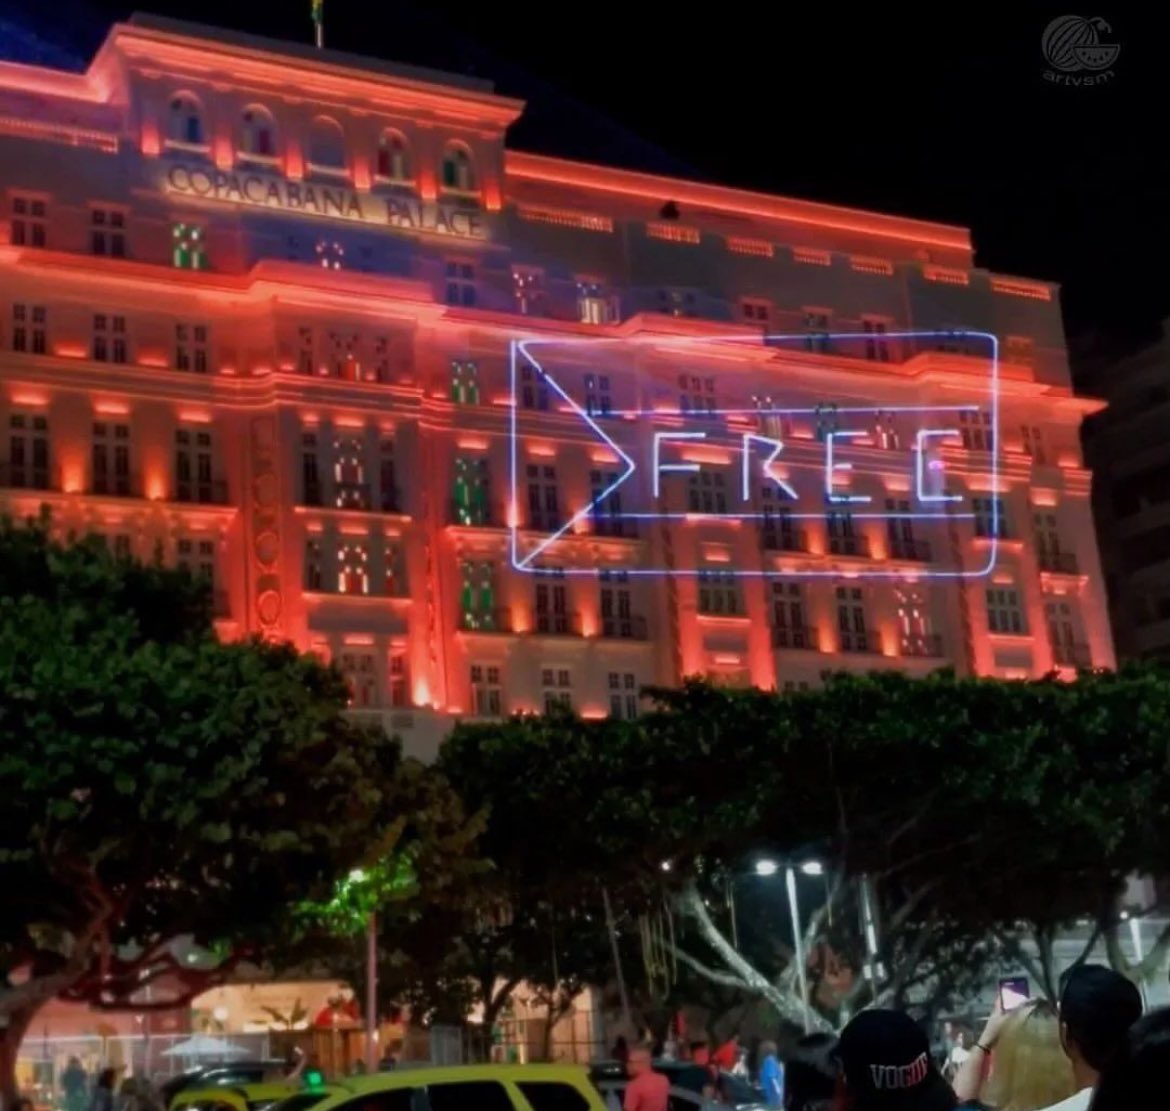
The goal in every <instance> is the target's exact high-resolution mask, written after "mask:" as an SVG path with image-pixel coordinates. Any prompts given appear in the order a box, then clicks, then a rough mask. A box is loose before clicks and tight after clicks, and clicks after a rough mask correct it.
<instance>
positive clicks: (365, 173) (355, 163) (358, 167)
mask: <svg viewBox="0 0 1170 1111" xmlns="http://www.w3.org/2000/svg"><path fill="white" fill-rule="evenodd" d="M351 165H352V168H353V187H354V188H355V189H357V190H358V191H359V192H362V193H365V192H368V191H369V188H370V186H371V185H372V184H373V183H374V179H373V175H372V174H371V173H370V159H369V157H368V156H367V155H365V154H363V153H357V154H355V155H354V156H353V160H352V163H351Z"/></svg>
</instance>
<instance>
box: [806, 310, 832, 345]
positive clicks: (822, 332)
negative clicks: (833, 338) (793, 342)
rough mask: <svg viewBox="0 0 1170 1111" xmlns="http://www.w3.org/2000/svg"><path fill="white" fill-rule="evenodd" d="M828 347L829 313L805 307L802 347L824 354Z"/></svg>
mask: <svg viewBox="0 0 1170 1111" xmlns="http://www.w3.org/2000/svg"><path fill="white" fill-rule="evenodd" d="M829 347H830V339H829V314H828V313H827V312H825V311H824V310H823V309H805V310H804V349H805V350H806V351H812V352H815V353H816V354H818V355H824V354H827V353H828V351H829Z"/></svg>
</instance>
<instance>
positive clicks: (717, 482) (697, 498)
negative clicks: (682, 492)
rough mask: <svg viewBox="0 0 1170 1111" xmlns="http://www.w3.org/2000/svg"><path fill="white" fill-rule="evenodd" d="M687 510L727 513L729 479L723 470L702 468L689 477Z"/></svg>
mask: <svg viewBox="0 0 1170 1111" xmlns="http://www.w3.org/2000/svg"><path fill="white" fill-rule="evenodd" d="M687 510H688V511H689V512H691V513H726V512H727V481H726V478H725V477H724V475H723V472H722V471H712V470H701V471H699V472H698V474H692V475H691V476H690V477H689V478H688V479H687Z"/></svg>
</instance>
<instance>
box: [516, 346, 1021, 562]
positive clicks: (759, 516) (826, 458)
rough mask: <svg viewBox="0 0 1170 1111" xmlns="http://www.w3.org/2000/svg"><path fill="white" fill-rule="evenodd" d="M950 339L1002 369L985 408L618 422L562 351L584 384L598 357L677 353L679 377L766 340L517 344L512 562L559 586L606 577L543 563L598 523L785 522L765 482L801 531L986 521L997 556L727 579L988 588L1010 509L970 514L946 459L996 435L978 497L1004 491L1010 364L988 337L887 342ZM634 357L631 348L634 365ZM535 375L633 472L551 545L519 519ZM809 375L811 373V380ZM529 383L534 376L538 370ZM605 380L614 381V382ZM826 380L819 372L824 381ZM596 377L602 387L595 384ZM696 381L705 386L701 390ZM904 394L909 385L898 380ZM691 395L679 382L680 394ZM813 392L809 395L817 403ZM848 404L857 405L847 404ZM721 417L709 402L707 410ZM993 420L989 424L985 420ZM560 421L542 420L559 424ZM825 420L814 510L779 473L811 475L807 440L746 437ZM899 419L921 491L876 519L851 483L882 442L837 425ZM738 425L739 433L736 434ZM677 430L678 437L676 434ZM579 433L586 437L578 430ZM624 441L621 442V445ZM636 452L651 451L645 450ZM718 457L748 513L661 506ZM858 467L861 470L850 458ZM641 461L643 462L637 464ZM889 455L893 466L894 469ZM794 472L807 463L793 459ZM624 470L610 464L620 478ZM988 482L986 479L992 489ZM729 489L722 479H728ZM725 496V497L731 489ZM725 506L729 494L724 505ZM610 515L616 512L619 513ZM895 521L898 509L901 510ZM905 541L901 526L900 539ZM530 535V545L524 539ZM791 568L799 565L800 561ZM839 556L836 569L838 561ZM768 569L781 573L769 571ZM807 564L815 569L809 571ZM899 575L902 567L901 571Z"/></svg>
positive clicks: (732, 413)
mask: <svg viewBox="0 0 1170 1111" xmlns="http://www.w3.org/2000/svg"><path fill="white" fill-rule="evenodd" d="M828 338H829V339H830V340H832V341H840V340H858V341H867V342H870V341H873V339H874V335H873V334H872V333H865V332H848V333H846V332H842V333H834V334H832V335H830V336H829V337H828ZM940 338H946V339H949V340H954V339H956V338H961V339H963V340H979V341H981V342H984V343H986V345H987V352H988V355H987V361H988V363H989V365H990V376H989V379H988V382H987V389H986V395H985V397H984V398H983V399H982V400H981V401H971V402H968V403H958V404H933V405H931V404H927V405H906V404H879V403H875V404H870V405H858V404H841V405H837V404H831V403H830V404H825V403H822V404H818V405H808V404H804V405H794V406H787V407H785V406H774V405H773V404H772V403H771V400H770V399H768V401H767V404H766V405H759V404H757V405H755V406H753V407H751V408H715V407H714V406H712V407H710V408H701V409H699V408H696V409H692V410H688V409H684V408H680V410H679V411H678V412H672V411H667V410H665V409H663V408H662V407H661V406H658V407H655V408H640V409H611V408H607V409H606V410H605V412H604V415H602V414H599V413H597V412H594V411H591V409H592V408H593V406H592V405H590V406H589V407H588V408H587V407H586V406H584V405H582V404H581V403H580V402H579V401H578V400H577V399H576V398H574V397H573V396H572V394H571V393H570V391H569V390H568V389H567V388H566V386H565V384H564V381H558V377H557V376H558V375H561V376H562V377H563V376H564V373H565V372H563V371H562V370H560V369H558V367H556V366H555V365H553V359H554V357H555V355H556V353H557V352H556V351H555V350H553V349H562V350H568V351H570V352H571V356H572V369H573V370H574V372H579V371H580V370H581V368H582V366H583V365H584V366H588V365H590V364H589V356H590V355H591V354H593V353H596V355H597V358H598V360H600V359H601V358H603V357H604V356H607V355H608V356H610V357H612V356H613V354H614V352H615V350H617V351H618V353H619V354H627V353H628V354H636V353H639V352H644V351H647V350H648V349H653V353H654V355H655V357H657V358H660V359H661V358H662V357H663V353H664V352H666V353H668V355H669V357H670V358H676V357H677V358H678V359H679V361H680V364H684V365H685V364H686V363H687V361H688V359H693V360H702V359H703V358H704V357H711V356H712V353H714V354H715V357H716V358H717V357H718V350H719V347H720V346H721V345H739V346H743V345H749V346H751V347H753V348H756V349H757V350H758V349H759V347H760V345H761V338H760V337H758V336H751V337H745V336H744V335H742V334H737V335H733V336H724V337H695V338H691V337H681V338H680V337H665V338H664V337H659V336H655V337H653V338H652V339H651V340H629V339H594V338H589V339H522V340H514V341H513V342H512V344H511V359H510V413H509V417H510V424H509V427H510V438H509V439H510V444H509V447H510V461H511V468H510V469H511V489H510V494H511V506H512V512H511V513H510V515H509V525H508V527H509V534H510V549H511V563H512V566H513V568H515V569H516V570H517V571H523V572H526V573H528V574H537V575H539V574H556V575H558V576H561V575H565V576H597V575H598V574H600V573H601V572H602V570H603V569H602V568H597V567H572V566H556V567H552V566H541V565H539V564H537V563H536V560H537V559H538V558H540V557H541V556H542V555H546V556H547V554H548V553H549V550H550V549H551V548H552V547H553V546H554V545H556V544H557V542H558V541H560V540H562V538H564V537H565V536H566V535H567V534H569V533H572V532H575V531H576V527H577V525H578V524H579V523H580V522H581V521H583V520H585V519H586V518H594V519H595V520H604V521H608V522H618V521H623V520H628V521H695V522H699V523H703V522H728V521H761V520H770V521H771V522H773V523H775V522H777V521H778V520H780V519H781V518H780V517H779V515H778V512H777V510H776V509H773V510H772V511H771V512H765V513H761V512H757V511H753V509H752V508H751V506H750V504H749V503H751V501H752V491H753V479H755V480H757V481H760V482H761V483H762V484H763V486H762V487H761V489H766V490H768V491H770V495H767V496H770V497H771V498H772V499H773V503H774V504H775V505H776V506H783V519H787V520H792V521H799V520H822V521H823V520H826V519H828V520H830V521H833V520H839V519H840V518H842V517H844V516H847V517H848V519H849V520H851V521H858V522H860V521H887V522H909V521H922V522H943V523H946V522H954V521H961V520H971V519H975V518H979V517H981V518H982V522H983V525H984V527H983V528H982V529H981V532H983V533H986V536H985V538H984V549H985V551H986V555H987V559H986V562H985V563H984V564H983V565H982V566H980V567H977V568H962V567H958V568H940V567H934V566H931V567H925V568H917V569H914V570H913V571H908V570H907V569H906V568H905V567H901V568H898V567H895V568H891V567H887V566H883V565H882V563H881V562H877V564H876V565H873V566H870V565H867V564H862V563H856V564H851V565H850V566H849V568H848V570H847V571H844V570H843V569H842V568H841V567H840V566H832V567H825V566H823V563H824V562H825V560H819V562H820V563H822V566H820V567H818V566H815V565H812V564H813V561H811V560H807V561H802V560H800V559H799V558H796V559H786V560H785V562H786V564H788V566H786V567H785V568H784V569H783V570H778V569H775V568H772V567H769V566H764V567H761V568H741V567H731V566H727V565H723V566H721V567H720V568H719V570H720V572H721V573H722V574H730V575H733V576H737V577H744V578H761V577H762V578H780V577H783V578H840V577H841V576H842V574H848V575H849V576H850V577H852V578H858V579H905V578H908V577H913V578H916V579H925V578H937V579H967V578H979V577H982V576H986V575H987V574H989V573H990V572H991V570H992V569H993V568H994V566H995V562H996V555H997V548H998V538H999V536H1000V531H1001V530H1000V523H999V517H1000V512H1001V510H1000V502H999V499H998V498H996V497H994V496H992V497H988V498H987V499H986V502H985V504H984V506H983V508H982V513H981V514H979V513H976V512H974V511H973V510H972V508H971V505H970V504H968V505H963V504H962V503H963V502H964V501H965V500H967V499H966V498H965V496H964V494H962V493H959V492H957V491H956V490H955V489H949V488H948V487H947V477H946V474H945V469H944V464H943V460H942V459H941V458H940V449H942V448H944V447H946V446H948V445H955V444H957V443H958V442H959V439H960V436H961V432H962V429H961V427H960V426H961V423H962V421H963V419H968V420H976V421H982V422H983V428H984V429H985V430H986V431H987V432H988V433H989V434H990V443H991V445H992V448H993V450H991V452H990V466H989V473H988V474H987V476H986V480H985V481H981V482H980V483H979V484H978V487H979V489H984V488H986V489H988V490H991V491H995V490H996V489H998V470H999V460H998V427H999V359H998V348H999V344H998V340H997V339H996V337H995V336H994V335H992V334H990V333H987V332H973V331H928V332H922V331H907V332H887V333H883V334H882V336H881V339H882V341H883V342H885V341H890V340H897V339H904V340H937V339H940ZM806 339H807V337H806V336H804V335H803V334H799V335H768V336H765V337H763V340H762V342H763V344H764V345H765V346H767V347H768V348H776V347H779V346H780V345H782V344H783V343H785V342H787V343H791V344H803V343H804V342H805V341H806ZM621 345H625V346H626V348H627V349H628V352H627V353H623V352H621V350H620V348H621ZM700 347H701V348H705V349H706V350H705V351H693V350H692V349H693V348H700ZM776 357H777V358H782V352H777V354H776ZM523 366H527V367H531V368H532V372H534V373H535V374H536V375H537V376H538V377H539V378H540V380H541V381H542V383H543V384H544V385H546V386H547V387H548V389H549V391H550V396H555V397H556V398H558V399H559V400H560V402H563V405H560V406H559V407H558V408H559V413H560V414H561V415H562V416H563V415H566V414H567V415H571V416H572V417H574V418H575V419H579V420H580V422H581V424H582V426H583V429H582V430H584V431H587V432H588V434H589V435H590V437H592V438H596V440H597V445H596V446H599V447H602V448H604V449H605V450H606V451H608V452H612V454H613V457H614V459H615V460H616V461H617V463H618V464H619V465H620V468H621V469H620V471H619V472H618V473H617V474H616V475H614V474H612V473H609V474H606V475H605V477H606V479H608V481H606V482H605V483H604V485H602V486H601V488H599V489H595V492H594V493H593V496H592V497H591V498H590V499H589V500H588V501H587V502H586V504H585V505H583V506H582V507H581V508H580V509H578V510H577V511H576V512H574V513H573V514H572V515H570V516H569V518H568V519H567V520H566V521H565V522H564V523H563V524H562V525H560V526H559V527H558V528H556V529H555V530H554V531H551V532H549V533H548V534H547V535H545V534H540V535H539V536H537V535H534V533H533V530H530V529H526V528H525V527H524V526H523V525H522V524H521V523H520V522H519V521H518V520H516V506H517V505H518V500H517V494H518V487H519V483H520V465H519V453H520V441H521V438H522V437H521V431H520V424H519V420H520V414H521V406H520V404H519V398H518V393H517V387H518V376H519V369H520V368H521V367H523ZM763 369H765V370H767V372H768V373H770V374H776V373H778V374H783V373H784V371H785V369H786V368H785V367H784V366H783V365H782V364H781V365H779V366H777V365H776V364H775V363H765V364H763ZM804 369H805V370H806V371H807V370H808V367H807V366H806V367H805V368H804ZM526 373H528V372H527V371H526ZM602 373H603V374H606V373H609V371H608V370H603V372H602ZM814 375H815V372H814ZM590 377H592V375H590ZM691 380H692V381H695V380H694V379H691ZM891 381H894V382H895V384H899V385H903V386H904V384H905V383H904V382H902V383H897V382H896V380H894V379H891ZM681 386H682V383H681V381H680V388H681ZM804 392H805V393H807V392H808V388H807V383H806V388H805V390H804ZM843 400H853V399H851V398H845V399H843ZM708 404H710V401H708ZM985 414H986V416H985ZM549 415H550V413H549V412H545V413H543V414H542V416H545V417H548V416H549ZM810 416H811V417H814V418H816V420H817V422H818V426H819V425H820V424H821V422H822V421H823V422H825V423H828V424H832V425H833V427H830V428H827V429H825V430H824V431H823V433H822V432H820V431H818V437H817V440H818V441H819V445H820V449H821V451H822V461H820V462H818V463H817V465H816V469H818V470H819V471H821V474H822V482H821V483H820V484H819V486H818V490H817V496H818V498H819V499H820V501H821V502H822V504H821V506H820V508H819V510H817V511H808V508H807V507H802V505H801V503H802V501H805V502H807V501H808V500H809V499H808V498H802V496H801V494H800V492H799V491H798V490H797V488H796V487H795V486H793V485H792V483H791V482H790V481H789V479H790V478H791V475H790V474H789V473H785V474H780V473H777V469H776V468H777V466H778V465H782V464H784V463H785V462H786V461H787V460H788V458H790V457H791V452H790V451H789V448H790V447H792V448H793V449H794V450H796V451H797V452H798V454H799V455H800V461H799V463H798V466H799V467H800V468H801V469H804V470H808V469H811V468H810V465H809V463H808V461H807V459H805V458H804V457H805V456H807V454H808V449H809V448H810V446H813V445H811V444H810V442H809V440H808V438H807V436H805V437H804V438H803V439H802V440H801V441H800V442H799V443H796V444H790V443H789V439H788V437H786V436H785V435H783V434H781V435H775V434H772V435H768V434H764V433H765V432H769V433H775V432H776V429H775V428H774V427H772V426H770V425H766V426H765V427H764V430H763V431H761V432H745V431H743V430H742V426H743V424H744V423H746V422H747V421H758V422H761V423H763V422H764V421H766V420H767V419H769V418H773V419H774V421H773V423H776V422H777V421H783V420H785V419H787V420H791V419H793V418H796V417H805V418H807V417H810ZM895 416H905V417H907V418H917V419H919V420H921V421H922V422H924V424H925V425H926V426H925V427H919V428H918V429H917V430H916V431H915V433H914V437H913V442H912V444H911V445H910V446H909V447H908V449H906V452H905V454H906V455H907V459H908V461H909V462H910V464H911V465H910V468H909V471H908V472H907V474H906V480H905V481H906V485H901V486H899V487H898V488H899V489H905V490H906V492H907V494H909V493H910V491H911V489H912V491H913V501H914V507H913V508H910V507H909V505H908V500H909V499H907V501H906V502H902V503H897V502H893V503H887V509H886V511H885V512H881V511H877V508H876V507H874V509H873V510H869V509H867V508H866V507H867V506H870V505H871V503H872V502H873V498H872V497H871V496H869V495H866V494H861V493H855V492H852V491H851V490H850V488H849V483H850V481H851V479H852V478H853V475H854V474H855V473H857V462H856V460H857V459H859V458H860V457H858V456H857V455H856V451H857V449H858V448H863V447H865V446H867V444H869V442H870V441H869V439H868V437H869V433H868V432H866V431H863V430H861V429H859V428H839V427H836V425H835V422H836V421H837V420H838V419H844V420H848V419H849V418H851V417H852V418H860V417H870V418H880V419H890V418H893V417H895ZM684 422H685V423H690V424H692V427H691V428H689V429H679V428H678V427H677V426H678V425H679V424H680V423H684ZM694 423H701V424H703V425H704V427H703V429H702V430H697V429H694V428H693V424H694ZM736 425H738V426H739V427H735V426H736ZM664 426H665V427H664ZM579 431H580V430H579ZM549 432H550V429H549V427H548V426H547V424H545V425H544V426H543V427H542V429H541V434H542V435H544V436H547V435H548V434H549ZM619 440H621V441H622V442H621V443H619ZM632 440H636V441H638V443H637V444H636V445H635V444H633V443H631V441H632ZM702 451H714V452H715V453H717V455H718V456H719V458H720V459H721V460H726V459H727V458H729V457H730V456H731V455H733V454H734V455H737V456H738V461H739V462H738V465H739V475H738V476H737V477H738V482H736V483H734V485H733V486H732V488H731V490H730V491H727V493H728V494H729V496H731V497H733V498H734V495H735V494H738V495H739V505H737V506H735V507H734V508H729V509H727V510H726V511H725V510H724V507H723V505H722V504H721V506H720V509H719V512H709V511H704V512H698V511H696V510H695V508H694V507H693V506H692V508H691V510H690V511H688V512H678V511H676V510H671V509H670V508H669V507H668V506H667V505H664V504H662V505H660V502H662V501H663V500H664V497H665V491H664V484H663V479H664V478H666V477H669V476H687V477H688V478H689V480H690V482H691V483H695V482H696V481H698V476H699V475H700V474H701V472H702V471H704V470H706V469H707V468H705V467H704V466H703V465H702V463H701V462H700V461H699V460H700V458H701V454H699V457H696V455H697V453H701V452H702ZM851 453H852V454H853V458H850V454H851ZM638 456H641V458H638ZM888 457H889V456H887V458H888ZM794 461H795V460H794ZM612 465H613V464H612V463H610V464H609V466H612ZM646 470H649V472H650V473H649V475H648V476H646V478H645V479H643V480H642V481H641V483H640V484H631V482H630V480H631V479H632V478H633V477H634V476H635V474H636V473H638V472H640V471H643V472H644V471H646ZM879 473H881V474H883V475H886V474H888V473H889V472H888V469H885V468H883V469H882V470H881V471H880V472H879ZM982 477H983V476H981V478H982ZM720 481H722V480H720ZM622 487H626V490H625V491H623V496H624V497H626V500H627V502H628V500H629V497H630V495H631V494H633V493H635V492H637V491H638V490H639V489H640V492H643V493H646V492H648V494H649V497H650V501H651V504H650V505H644V506H641V507H637V508H635V509H632V510H631V509H628V508H627V509H621V508H619V507H618V506H617V505H616V499H615V501H610V499H611V498H612V496H613V495H614V494H615V493H616V492H617V491H618V490H619V489H621V488H622ZM721 489H722V488H721ZM721 501H722V493H721ZM607 502H608V503H609V504H607ZM891 504H892V505H894V506H895V508H890V505H891ZM890 527H891V531H893V529H894V527H895V526H893V525H891V526H890ZM522 534H523V535H522ZM787 554H788V555H792V554H793V553H787ZM646 558H647V553H646V552H643V553H642V556H641V561H642V562H643V563H645V562H646ZM834 558H835V557H834V555H832V554H830V555H828V556H827V557H826V559H827V561H829V562H832V560H833V559H834ZM764 562H765V564H767V562H768V560H767V559H765V560H764ZM804 562H808V563H809V564H810V565H809V566H804V565H803V563H804ZM894 562H897V559H895V560H894ZM608 569H609V570H621V572H622V573H623V574H626V575H629V576H642V577H646V576H660V575H675V576H696V575H699V574H702V573H703V572H704V571H710V570H711V569H712V568H709V567H698V566H695V567H679V566H674V565H673V564H672V565H670V566H626V565H624V564H623V565H622V566H621V567H620V568H617V567H614V568H608Z"/></svg>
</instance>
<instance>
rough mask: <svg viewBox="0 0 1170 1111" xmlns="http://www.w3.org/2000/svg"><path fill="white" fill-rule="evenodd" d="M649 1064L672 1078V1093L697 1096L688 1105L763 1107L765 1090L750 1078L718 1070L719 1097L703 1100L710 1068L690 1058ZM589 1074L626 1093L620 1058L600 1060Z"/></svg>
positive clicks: (600, 1083)
mask: <svg viewBox="0 0 1170 1111" xmlns="http://www.w3.org/2000/svg"><path fill="white" fill-rule="evenodd" d="M650 1067H651V1068H653V1069H654V1071H655V1072H659V1073H662V1075H663V1076H665V1077H666V1078H667V1079H668V1080H669V1081H670V1090H671V1092H672V1093H680V1094H685V1095H689V1096H692V1097H694V1102H693V1103H691V1104H688V1108H692V1109H693V1108H694V1107H698V1106H704V1105H712V1104H714V1105H718V1106H722V1107H735V1108H740V1109H742V1111H748V1109H755V1108H762V1107H763V1106H764V1093H763V1092H762V1091H761V1090H760V1089H759V1088H757V1087H755V1085H753V1084H752V1083H751V1082H750V1081H748V1080H745V1079H744V1078H743V1077H739V1076H736V1075H734V1074H733V1073H730V1072H720V1073H719V1082H718V1086H719V1098H718V1099H716V1100H704V1099H703V1092H704V1090H705V1089H707V1088H708V1086H709V1085H710V1083H711V1073H710V1070H709V1069H706V1068H704V1067H703V1066H702V1065H696V1064H692V1063H691V1062H690V1061H667V1060H663V1059H656V1060H654V1061H652V1062H651V1064H650ZM589 1073H590V1077H591V1079H592V1080H593V1083H594V1084H595V1085H597V1086H598V1087H599V1088H606V1089H607V1090H608V1091H612V1090H614V1089H615V1088H620V1089H621V1090H622V1091H623V1092H624V1090H625V1084H626V1080H627V1077H626V1070H625V1066H624V1065H623V1064H622V1063H621V1062H620V1061H597V1062H595V1063H594V1064H592V1065H590V1067H589ZM688 1108H684V1107H681V1106H680V1107H679V1108H677V1109H675V1108H674V1107H673V1106H672V1108H671V1111H688Z"/></svg>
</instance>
